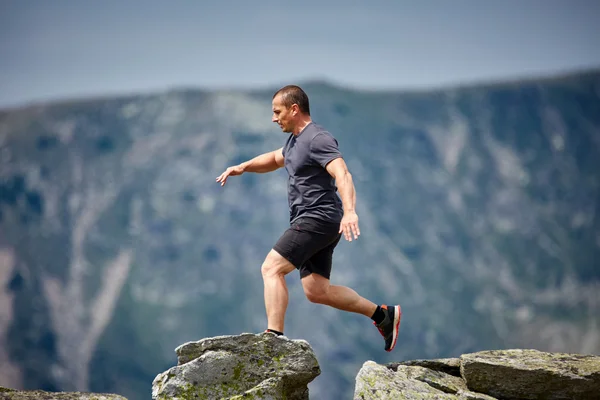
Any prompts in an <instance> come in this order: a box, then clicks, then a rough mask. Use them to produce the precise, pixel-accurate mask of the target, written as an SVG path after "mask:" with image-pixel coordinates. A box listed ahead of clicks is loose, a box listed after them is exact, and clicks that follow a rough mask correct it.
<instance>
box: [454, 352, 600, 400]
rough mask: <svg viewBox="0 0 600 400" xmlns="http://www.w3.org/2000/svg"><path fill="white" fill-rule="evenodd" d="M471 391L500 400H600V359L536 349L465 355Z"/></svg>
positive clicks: (463, 360) (463, 367)
mask: <svg viewBox="0 0 600 400" xmlns="http://www.w3.org/2000/svg"><path fill="white" fill-rule="evenodd" d="M460 360H461V367H460V371H461V375H462V377H463V378H464V380H465V382H466V384H467V387H468V388H469V389H470V390H473V391H476V392H481V393H486V394H489V395H491V396H493V397H497V398H501V399H572V400H577V399H586V400H590V399H600V357H599V356H595V355H579V354H564V353H546V352H541V351H537V350H502V351H500V350H496V351H482V352H477V353H471V354H464V355H462V356H461V357H460Z"/></svg>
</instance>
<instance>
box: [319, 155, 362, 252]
mask: <svg viewBox="0 0 600 400" xmlns="http://www.w3.org/2000/svg"><path fill="white" fill-rule="evenodd" d="M325 168H326V169H327V172H329V174H330V175H331V176H332V177H333V178H334V179H335V184H336V186H337V188H338V192H339V193H340V197H341V198H342V204H343V206H344V216H343V217H342V222H341V223H340V232H343V233H344V236H345V237H346V240H348V241H350V242H351V241H352V234H354V239H358V236H359V235H360V229H359V228H358V215H357V214H356V209H355V206H356V190H354V183H353V182H352V174H350V171H348V166H347V165H346V162H345V161H344V159H343V158H342V157H338V158H336V159H334V160H332V161H331V162H329V163H328V164H327V166H326V167H325Z"/></svg>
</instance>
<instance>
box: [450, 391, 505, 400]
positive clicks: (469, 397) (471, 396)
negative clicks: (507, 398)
mask: <svg viewBox="0 0 600 400" xmlns="http://www.w3.org/2000/svg"><path fill="white" fill-rule="evenodd" d="M456 396H457V397H456V398H457V399H458V400H496V398H495V397H492V396H488V395H487V394H483V393H475V392H470V391H468V390H459V391H458V392H457V393H456Z"/></svg>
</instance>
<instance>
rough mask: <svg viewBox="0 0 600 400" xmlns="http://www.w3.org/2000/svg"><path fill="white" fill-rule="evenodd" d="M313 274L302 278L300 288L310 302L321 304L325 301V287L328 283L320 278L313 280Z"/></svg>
mask: <svg viewBox="0 0 600 400" xmlns="http://www.w3.org/2000/svg"><path fill="white" fill-rule="evenodd" d="M314 275H315V274H311V275H309V276H308V277H307V278H306V279H303V280H302V288H303V289H304V294H305V295H306V298H307V299H308V301H310V302H311V303H319V304H323V303H326V302H327V289H328V288H329V283H328V282H324V281H322V279H318V278H317V279H318V280H315V279H314Z"/></svg>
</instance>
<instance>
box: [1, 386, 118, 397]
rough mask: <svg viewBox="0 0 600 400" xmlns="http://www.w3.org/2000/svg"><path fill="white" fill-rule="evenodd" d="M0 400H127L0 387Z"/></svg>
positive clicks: (76, 393) (114, 395)
mask: <svg viewBox="0 0 600 400" xmlns="http://www.w3.org/2000/svg"><path fill="white" fill-rule="evenodd" d="M0 400H127V399H126V398H125V397H123V396H119V395H116V394H108V393H84V392H46V391H43V390H14V389H8V388H4V387H2V386H0Z"/></svg>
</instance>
